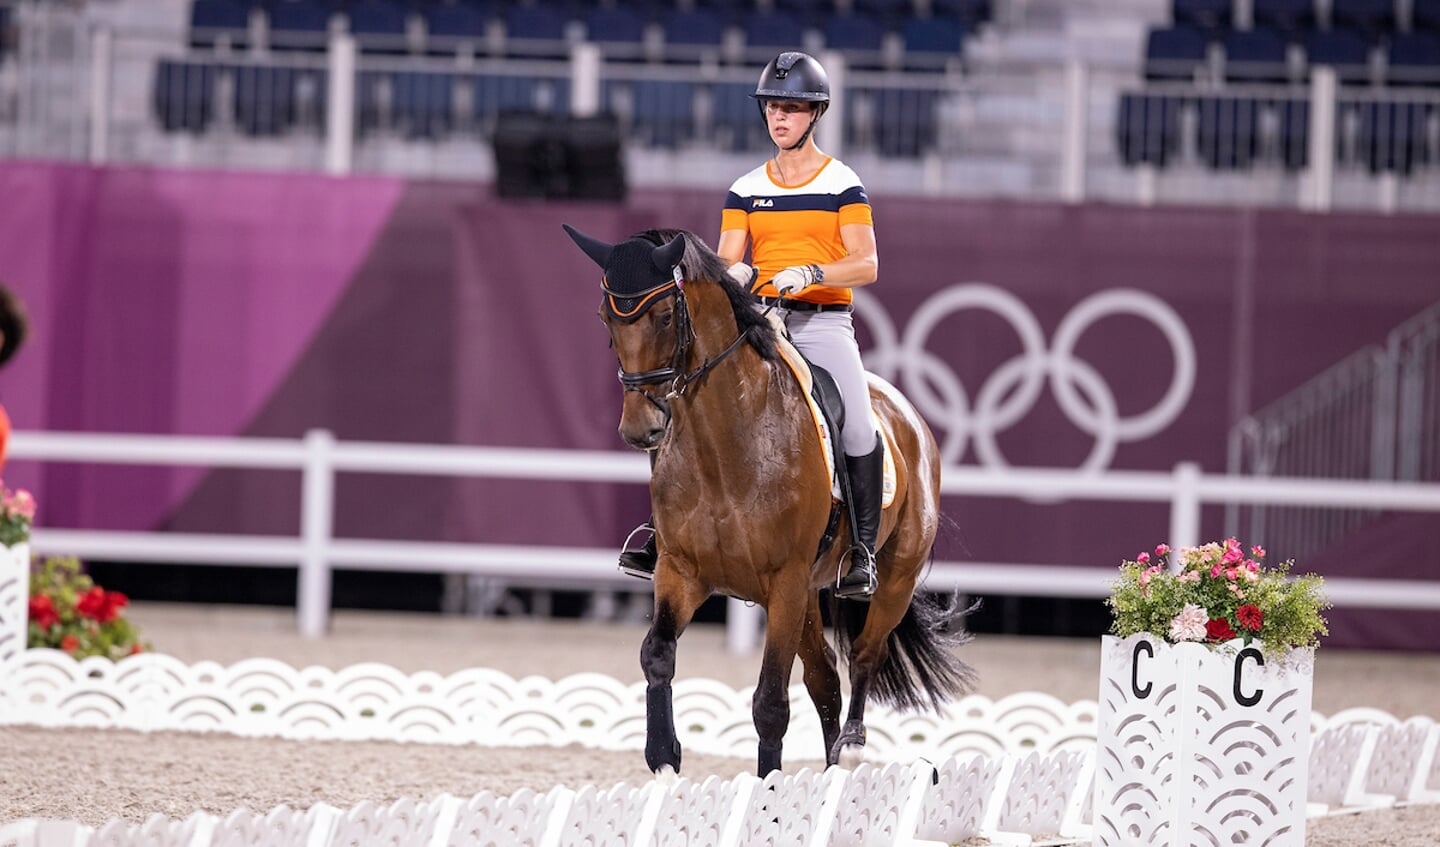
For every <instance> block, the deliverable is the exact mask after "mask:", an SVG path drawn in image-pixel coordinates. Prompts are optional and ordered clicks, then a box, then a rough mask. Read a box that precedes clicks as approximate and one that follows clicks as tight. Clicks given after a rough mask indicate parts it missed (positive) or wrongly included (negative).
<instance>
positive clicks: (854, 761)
mask: <svg viewBox="0 0 1440 847" xmlns="http://www.w3.org/2000/svg"><path fill="white" fill-rule="evenodd" d="M863 761H865V745H863V744H843V745H841V746H840V752H839V754H837V755H836V756H835V765H836V767H840V768H844V769H845V770H847V771H853V770H855V769H856V768H858V767H859V766H860V763H861V762H863Z"/></svg>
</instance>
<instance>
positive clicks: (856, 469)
mask: <svg viewBox="0 0 1440 847" xmlns="http://www.w3.org/2000/svg"><path fill="white" fill-rule="evenodd" d="M845 470H846V472H847V473H848V474H849V475H850V497H851V498H852V499H853V500H854V501H855V502H854V504H853V505H852V507H851V513H852V514H853V515H854V517H855V520H854V524H853V525H852V526H851V528H850V534H851V537H852V539H853V540H854V543H853V545H852V546H851V548H850V552H849V553H848V554H847V556H848V559H849V567H848V568H847V569H846V571H845V574H844V575H843V576H841V577H840V579H839V580H837V581H836V583H835V594H836V596H838V597H844V598H846V599H847V600H867V599H869V598H870V595H871V594H874V593H875V584H876V581H875V537H876V535H878V534H879V532H880V509H881V507H882V502H883V498H884V494H885V491H884V489H885V442H884V440H883V439H881V438H879V437H878V436H877V437H876V439H875V449H874V450H871V451H870V452H869V453H867V454H865V455H864V456H850V455H847V456H846V457H845Z"/></svg>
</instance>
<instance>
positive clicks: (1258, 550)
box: [1250, 544, 1265, 559]
mask: <svg viewBox="0 0 1440 847" xmlns="http://www.w3.org/2000/svg"><path fill="white" fill-rule="evenodd" d="M1250 555H1252V556H1254V557H1255V558H1257V559H1263V558H1265V548H1264V547H1261V546H1260V545H1258V544H1257V545H1255V546H1254V547H1251V548H1250Z"/></svg>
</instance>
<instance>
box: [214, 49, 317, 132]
mask: <svg viewBox="0 0 1440 847" xmlns="http://www.w3.org/2000/svg"><path fill="white" fill-rule="evenodd" d="M325 76H326V75H325V72H324V71H321V70H319V69H313V68H292V67H280V66H273V65H239V66H237V67H236V68H235V122H236V124H238V125H239V127H240V129H241V130H242V131H244V132H245V133H247V134H249V135H279V134H281V133H284V132H287V131H288V130H290V129H292V128H293V127H294V126H296V124H297V123H298V121H299V118H300V106H301V99H300V97H299V93H300V91H299V89H300V85H301V81H302V79H303V80H305V81H306V82H307V83H308V85H309V87H310V89H311V90H312V91H313V93H314V95H315V98H316V99H315V101H314V102H312V103H310V106H312V107H313V108H314V109H315V110H316V114H315V115H314V116H313V117H314V118H315V119H316V120H317V124H316V126H315V128H317V129H318V128H319V127H320V126H321V125H322V124H320V123H318V121H319V119H320V118H321V117H323V115H324V110H325Z"/></svg>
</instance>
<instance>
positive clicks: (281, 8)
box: [268, 0, 335, 50]
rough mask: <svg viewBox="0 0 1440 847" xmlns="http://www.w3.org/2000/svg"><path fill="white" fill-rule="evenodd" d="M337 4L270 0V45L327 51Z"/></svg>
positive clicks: (305, 0)
mask: <svg viewBox="0 0 1440 847" xmlns="http://www.w3.org/2000/svg"><path fill="white" fill-rule="evenodd" d="M334 11H335V7H334V6H333V5H332V4H331V3H329V2H325V0H270V7H269V10H268V12H269V15H268V17H269V23H270V46H272V47H278V48H282V49H301V50H323V49H325V45H326V43H327V41H328V36H329V30H330V17H331V15H332V14H333V13H334Z"/></svg>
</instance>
